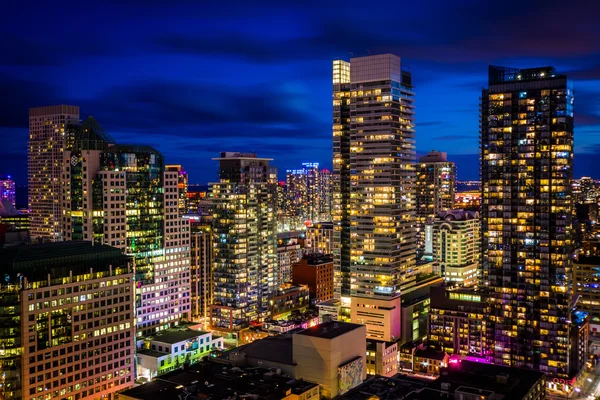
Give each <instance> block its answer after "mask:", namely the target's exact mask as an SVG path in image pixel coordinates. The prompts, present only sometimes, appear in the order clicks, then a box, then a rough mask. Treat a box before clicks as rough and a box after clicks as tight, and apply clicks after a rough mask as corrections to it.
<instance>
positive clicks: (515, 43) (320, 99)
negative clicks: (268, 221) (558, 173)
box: [0, 1, 600, 185]
mask: <svg viewBox="0 0 600 400" xmlns="http://www.w3.org/2000/svg"><path fill="white" fill-rule="evenodd" d="M584 3H588V4H589V7H587V9H586V7H579V8H577V10H574V9H567V10H563V9H562V8H561V7H556V6H552V5H544V6H543V7H538V5H537V2H535V1H534V2H531V3H530V4H527V5H521V6H519V7H518V8H519V13H518V16H517V15H514V14H513V13H509V12H508V11H506V12H503V11H502V10H501V11H497V10H496V11H493V12H492V10H491V8H490V7H488V5H487V4H485V2H482V3H481V4H479V3H477V2H468V1H467V2H464V3H461V4H459V5H455V4H446V5H444V4H442V3H439V4H437V5H436V7H434V8H433V9H431V8H426V9H425V7H419V6H418V5H414V4H411V5H408V6H403V9H402V11H403V12H405V13H409V14H410V15H411V18H410V20H411V21H410V22H407V23H406V24H403V25H402V26H400V27H395V28H393V29H389V32H388V31H387V30H386V31H385V32H384V31H383V29H388V28H383V27H384V26H386V24H384V23H382V24H363V23H360V21H357V18H358V15H361V17H362V15H363V14H362V13H357V12H356V10H354V9H353V8H352V7H350V6H351V5H352V4H348V5H349V7H347V8H345V9H342V10H320V11H321V12H320V13H311V12H310V11H309V10H300V9H295V8H293V7H286V6H281V7H279V8H277V7H270V8H267V7H262V6H260V5H258V6H257V7H256V8H255V9H253V10H249V9H245V8H244V7H243V6H240V7H238V8H235V7H234V8H233V9H232V10H222V9H218V8H211V7H204V8H202V9H200V7H194V6H193V5H191V4H189V3H184V4H174V5H169V7H168V8H167V6H166V5H165V4H166V3H160V2H158V3H154V4H153V5H154V7H149V8H141V7H139V4H137V3H136V2H132V3H128V4H126V5H124V6H120V8H119V12H118V13H117V12H116V9H115V8H114V6H113V5H105V6H103V7H102V8H99V7H95V6H94V5H87V6H86V7H85V8H81V7H69V8H68V9H67V8H66V7H65V9H61V8H59V7H52V8H48V9H46V8H44V6H41V7H40V8H36V10H33V11H31V10H23V9H17V7H18V6H14V5H11V6H10V7H9V8H14V9H12V10H9V11H11V12H12V15H14V18H11V20H10V21H8V22H7V24H4V25H3V27H2V28H0V30H5V32H3V33H5V34H6V35H7V37H8V38H9V40H7V41H6V42H5V43H4V44H3V46H5V47H4V48H3V54H4V55H5V56H6V57H4V58H3V60H2V61H0V88H2V89H1V90H2V91H3V92H6V93H10V99H11V100H10V101H5V104H4V107H3V108H2V112H0V133H1V134H3V135H4V136H5V137H11V138H12V140H10V141H8V142H7V144H6V146H5V147H4V149H3V152H2V153H3V157H2V159H1V160H0V169H1V170H2V171H3V172H4V173H8V174H11V175H13V177H14V179H15V181H16V183H17V185H23V184H24V182H25V171H24V170H25V166H26V159H25V156H24V154H25V150H26V142H27V111H28V109H29V108H30V107H36V106H49V105H56V104H72V105H77V106H80V110H81V117H82V119H83V118H85V117H87V116H89V115H93V116H94V117H96V118H97V119H98V121H100V123H102V124H103V126H105V127H106V129H107V131H109V132H110V133H111V135H113V136H114V137H115V138H116V139H117V140H118V141H119V142H120V143H143V144H147V145H150V146H154V147H156V148H157V149H158V150H160V151H161V152H162V153H163V154H164V155H165V161H166V162H168V163H177V164H182V165H185V166H186V169H187V170H188V172H189V174H190V183H206V182H209V181H213V180H214V179H215V177H216V175H217V171H218V167H217V165H216V163H214V162H212V161H210V158H212V157H213V156H214V154H216V153H217V152H219V151H251V152H254V151H256V152H260V153H261V154H263V155H264V156H265V157H273V158H275V162H276V164H277V165H278V167H279V171H280V178H281V174H282V172H283V171H285V170H286V169H290V168H295V166H297V165H300V164H301V163H302V162H306V161H312V162H319V163H320V164H321V165H322V166H323V167H325V168H331V130H330V127H329V116H330V115H331V102H328V101H327V99H328V98H329V95H330V94H329V81H330V79H331V72H330V63H331V60H333V59H338V58H342V59H346V58H349V57H350V54H349V53H352V54H353V55H354V56H362V55H367V54H381V53H386V52H392V53H395V54H401V55H402V57H403V58H402V60H403V65H407V66H408V68H409V69H410V71H411V73H412V75H413V83H414V85H415V88H416V91H417V92H418V93H419V102H418V103H417V104H416V132H417V134H416V140H417V143H416V149H417V155H422V154H425V153H426V152H428V151H430V150H434V149H435V150H438V151H444V152H447V153H448V155H449V156H448V159H449V160H450V161H454V162H456V163H457V172H458V179H461V180H464V179H476V178H478V176H479V172H478V168H479V167H478V155H477V153H478V144H479V140H478V134H477V130H478V116H477V111H476V110H477V103H478V97H479V90H480V89H481V88H482V87H483V86H484V85H485V81H486V77H485V71H486V69H487V65H488V64H489V63H490V62H492V63H493V64H496V65H509V66H514V67H527V66H529V65H554V66H556V68H557V69H559V70H561V71H564V72H565V73H567V74H569V76H572V77H573V79H574V83H575V101H576V104H577V110H578V111H577V115H576V128H575V129H576V133H575V153H576V154H577V156H576V158H575V176H576V177H579V176H582V175H592V176H593V175H594V172H595V170H594V168H593V162H592V161H593V153H594V152H595V151H596V149H598V146H599V145H598V139H597V138H598V131H599V129H598V128H599V125H600V116H599V115H598V110H597V108H595V107H597V106H596V104H597V103H596V101H597V99H598V92H599V91H600V74H599V72H598V71H599V70H598V66H597V65H598V64H599V63H600V57H599V56H598V53H597V50H596V49H595V48H594V47H593V43H595V42H597V40H595V39H598V38H599V37H600V32H599V28H598V27H597V26H596V25H595V24H594V22H595V21H594V18H593V15H594V12H589V11H590V10H592V11H593V10H594V9H597V7H598V6H597V5H595V4H593V3H592V2H591V1H589V2H585V1H584ZM405 7H408V8H405ZM514 7H516V6H514ZM514 7H513V8H514ZM488 8H489V10H488ZM503 9H504V10H510V9H511V5H510V4H508V5H506V6H505V7H504V8H503ZM583 10H586V12H584V11H583ZM390 11H391V12H390V13H389V14H390V17H387V16H381V17H382V18H384V19H385V18H392V15H393V14H394V12H393V11H394V9H390ZM398 11H399V10H398ZM25 12H26V13H27V14H26V16H25ZM374 12H375V11H367V12H366V13H365V14H364V15H365V17H369V16H370V17H373V15H374ZM339 13H341V14H343V15H342V17H343V18H342V19H345V20H347V21H349V22H348V24H341V23H340V22H338V21H339V20H340V19H339V18H337V16H338V14H339ZM85 14H94V15H96V16H98V18H97V20H98V21H101V22H90V21H89V18H80V17H81V16H82V15H85ZM492 14H494V15H492ZM496 14H498V15H496ZM246 15H247V16H250V17H252V18H245V16H246ZM534 15H535V17H536V18H538V17H539V18H542V19H546V20H551V19H552V18H558V15H560V17H561V21H563V22H564V23H561V24H553V25H552V27H551V29H549V30H546V31H545V32H544V34H543V35H542V34H541V33H536V32H533V33H530V35H529V36H528V37H527V40H522V39H519V40H516V39H517V38H519V37H520V34H519V32H516V31H515V32H511V30H502V29H498V28H499V27H501V26H502V24H516V25H522V26H525V25H524V24H525V22H526V21H527V20H528V18H530V17H532V16H534ZM19 17H22V18H19ZM62 18H65V21H66V20H68V21H69V24H60V23H59V22H60V21H62ZM131 18H137V19H136V27H135V29H133V28H130V27H129V26H130V25H131V24H125V22H127V21H128V20H129V19H131ZM20 19H23V20H25V21H28V22H27V23H20V22H19V20H20ZM159 20H160V21H162V22H161V24H160V26H159V28H157V24H156V22H157V21H159ZM196 20H198V21H200V22H201V23H200V24H194V23H192V22H194V21H196ZM490 20H493V22H494V24H488V23H487V22H489V21H490ZM79 21H81V22H79ZM353 21H354V22H353ZM450 21H452V22H450ZM486 21H487V22H486ZM267 22H268V23H267ZM575 22H577V27H578V29H570V28H569V26H570V24H572V23H575ZM355 23H360V26H361V29H360V31H361V32H360V35H359V34H358V33H357V32H353V31H352V30H351V29H349V28H348V26H349V25H353V24H355ZM33 24H35V25H33ZM81 24H85V27H86V28H87V27H88V24H91V25H90V27H91V28H93V29H84V27H83V26H82V25H81ZM104 24H106V25H104ZM30 25H31V26H35V29H30V28H31V26H30ZM58 25H60V26H58ZM346 25H348V26H346ZM104 26H111V30H110V32H108V31H107V30H105V28H104ZM50 28H52V29H50ZM523 29H524V28H523ZM40 30H43V31H44V32H45V35H44V39H40V38H39V35H38V33H39V31H40ZM74 31H77V32H79V34H78V35H75V36H74V35H72V34H71V33H72V32H74ZM384 33H385V34H384ZM508 44H510V45H508ZM240 83H241V84H240ZM7 98H9V96H7ZM228 110H229V111H228ZM9 135H10V136H9ZM223 138H227V142H226V143H223V140H222V139H223ZM225 144H226V146H225V147H227V148H224V145H225ZM283 152H285V153H286V157H285V158H283V157H281V156H280V155H281V154H282V153H283ZM595 177H597V176H595Z"/></svg>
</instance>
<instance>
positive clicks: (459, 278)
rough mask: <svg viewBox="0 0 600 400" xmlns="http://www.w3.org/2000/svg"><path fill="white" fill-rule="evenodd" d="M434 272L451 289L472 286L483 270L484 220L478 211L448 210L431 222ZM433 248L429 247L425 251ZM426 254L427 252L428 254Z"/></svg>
mask: <svg viewBox="0 0 600 400" xmlns="http://www.w3.org/2000/svg"><path fill="white" fill-rule="evenodd" d="M431 242H432V244H431V248H432V258H433V261H434V264H433V265H434V272H435V273H437V274H438V275H440V276H442V277H443V278H444V281H446V284H447V285H449V286H464V287H468V286H473V285H475V284H477V283H478V279H479V271H480V268H481V220H480V219H479V213H478V212H476V211H465V210H449V211H442V212H440V213H439V214H437V216H436V218H435V219H434V220H433V221H432V222H431ZM429 247H430V246H429V245H428V244H426V246H425V248H426V249H427V248H429ZM426 254H427V252H426Z"/></svg>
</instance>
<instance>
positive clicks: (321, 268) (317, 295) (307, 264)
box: [292, 254, 333, 303]
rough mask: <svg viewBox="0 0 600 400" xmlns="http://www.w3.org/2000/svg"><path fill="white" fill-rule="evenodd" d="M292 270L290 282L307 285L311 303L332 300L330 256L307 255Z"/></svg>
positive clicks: (331, 265) (331, 261)
mask: <svg viewBox="0 0 600 400" xmlns="http://www.w3.org/2000/svg"><path fill="white" fill-rule="evenodd" d="M292 268H293V270H292V282H293V283H294V284H296V285H307V286H308V287H309V289H310V299H311V301H313V302H316V303H320V302H322V301H327V300H331V299H333V258H332V257H331V256H330V255H320V254H307V255H305V256H304V257H302V259H301V260H300V262H298V263H297V264H294V266H293V267H292Z"/></svg>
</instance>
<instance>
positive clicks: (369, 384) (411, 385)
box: [338, 375, 434, 400]
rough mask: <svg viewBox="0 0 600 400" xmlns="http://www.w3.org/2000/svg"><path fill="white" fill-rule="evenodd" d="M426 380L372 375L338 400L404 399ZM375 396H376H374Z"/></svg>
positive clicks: (420, 387)
mask: <svg viewBox="0 0 600 400" xmlns="http://www.w3.org/2000/svg"><path fill="white" fill-rule="evenodd" d="M426 385H427V382H426V381H424V380H422V379H417V378H410V377H407V376H405V375H395V376H393V377H391V378H386V377H383V376H379V375H377V376H374V377H372V378H370V379H367V380H366V381H365V382H363V383H362V384H361V385H359V386H357V387H355V388H354V389H352V390H350V391H349V392H347V393H345V394H344V395H342V396H341V397H338V399H339V400H366V399H370V398H377V399H381V400H404V399H406V398H407V397H406V396H408V395H409V394H410V393H413V392H417V391H419V390H423V388H424V387H425V386H426ZM375 396H376V397H375ZM432 398H434V397H415V398H414V399H415V400H416V399H422V400H425V399H432Z"/></svg>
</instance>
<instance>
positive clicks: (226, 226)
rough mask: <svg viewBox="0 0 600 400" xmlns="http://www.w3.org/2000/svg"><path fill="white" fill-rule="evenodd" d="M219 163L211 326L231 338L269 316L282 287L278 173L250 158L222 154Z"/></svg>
mask: <svg viewBox="0 0 600 400" xmlns="http://www.w3.org/2000/svg"><path fill="white" fill-rule="evenodd" d="M215 160H218V161H219V178H220V180H219V182H217V183H214V184H213V185H212V199H213V210H214V212H213V216H214V219H213V223H212V234H213V269H212V270H213V304H212V306H211V314H210V323H211V327H212V328H213V329H215V330H218V331H221V332H229V333H232V332H237V331H239V330H241V329H244V328H246V327H248V326H250V323H251V322H260V321H262V320H263V319H264V318H266V317H268V315H269V314H270V307H269V300H270V296H271V293H272V292H273V291H274V290H275V289H276V288H277V271H276V268H277V250H276V246H277V231H276V229H277V220H276V212H277V209H276V187H277V168H275V167H273V166H272V165H270V164H269V162H270V161H271V159H269V158H260V157H257V156H256V154H250V153H233V152H223V153H221V157H218V158H216V159H215Z"/></svg>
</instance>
